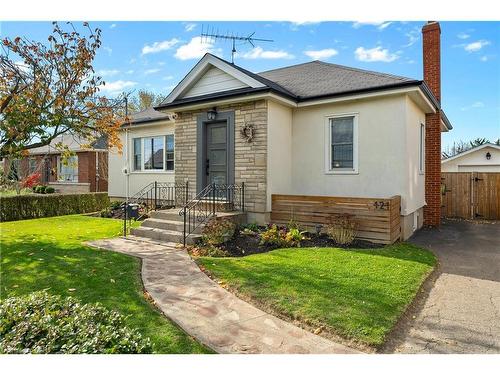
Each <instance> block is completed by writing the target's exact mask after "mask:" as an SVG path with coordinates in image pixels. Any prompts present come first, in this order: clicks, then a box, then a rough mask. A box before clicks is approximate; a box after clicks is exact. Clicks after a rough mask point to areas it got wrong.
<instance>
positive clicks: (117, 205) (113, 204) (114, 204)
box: [109, 201, 123, 210]
mask: <svg viewBox="0 0 500 375" xmlns="http://www.w3.org/2000/svg"><path fill="white" fill-rule="evenodd" d="M122 204H123V202H121V201H113V202H111V204H110V205H109V206H110V207H111V209H112V210H117V209H119V208H120V206H121V205H122Z"/></svg>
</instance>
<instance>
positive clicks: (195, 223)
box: [179, 183, 245, 246]
mask: <svg viewBox="0 0 500 375" xmlns="http://www.w3.org/2000/svg"><path fill="white" fill-rule="evenodd" d="M230 211H242V212H244V211H245V183H241V185H235V184H222V185H216V184H210V185H207V186H206V187H205V188H204V189H203V190H202V191H200V192H199V193H198V194H196V196H195V197H194V198H193V199H191V200H190V201H189V202H187V203H186V204H185V205H184V206H183V207H182V208H181V210H180V211H179V215H180V216H182V217H183V219H184V230H183V245H184V246H186V239H187V237H188V236H189V235H191V234H193V233H194V231H195V230H196V229H197V228H198V227H200V225H202V224H203V223H205V222H206V221H208V220H209V219H210V218H211V217H214V216H216V215H217V212H230Z"/></svg>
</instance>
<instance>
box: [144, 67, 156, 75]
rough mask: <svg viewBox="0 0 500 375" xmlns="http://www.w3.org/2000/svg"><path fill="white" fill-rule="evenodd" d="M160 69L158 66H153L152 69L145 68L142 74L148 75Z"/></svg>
mask: <svg viewBox="0 0 500 375" xmlns="http://www.w3.org/2000/svg"><path fill="white" fill-rule="evenodd" d="M159 71H160V69H158V68H154V69H147V70H145V71H144V74H145V75H149V74H154V73H158V72H159Z"/></svg>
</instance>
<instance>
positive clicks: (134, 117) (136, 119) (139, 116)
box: [129, 107, 172, 124]
mask: <svg viewBox="0 0 500 375" xmlns="http://www.w3.org/2000/svg"><path fill="white" fill-rule="evenodd" d="M129 119H130V123H131V124H138V123H142V122H150V121H160V120H171V119H172V117H171V114H169V113H165V112H160V111H156V110H155V109H154V108H153V107H150V108H148V109H145V110H144V111H140V112H136V113H133V114H131V115H129Z"/></svg>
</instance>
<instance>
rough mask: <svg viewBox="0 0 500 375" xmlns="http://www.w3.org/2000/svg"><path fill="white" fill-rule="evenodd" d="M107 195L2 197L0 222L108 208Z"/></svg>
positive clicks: (0, 200)
mask: <svg viewBox="0 0 500 375" xmlns="http://www.w3.org/2000/svg"><path fill="white" fill-rule="evenodd" d="M109 204H110V203H109V197H108V193H83V194H50V195H45V194H44V195H39V194H28V195H16V196H11V197H2V198H1V199H0V221H14V220H23V219H36V218H39V217H50V216H61V215H72V214H83V213H88V212H95V211H100V210H102V209H103V208H106V207H108V206H109Z"/></svg>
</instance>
